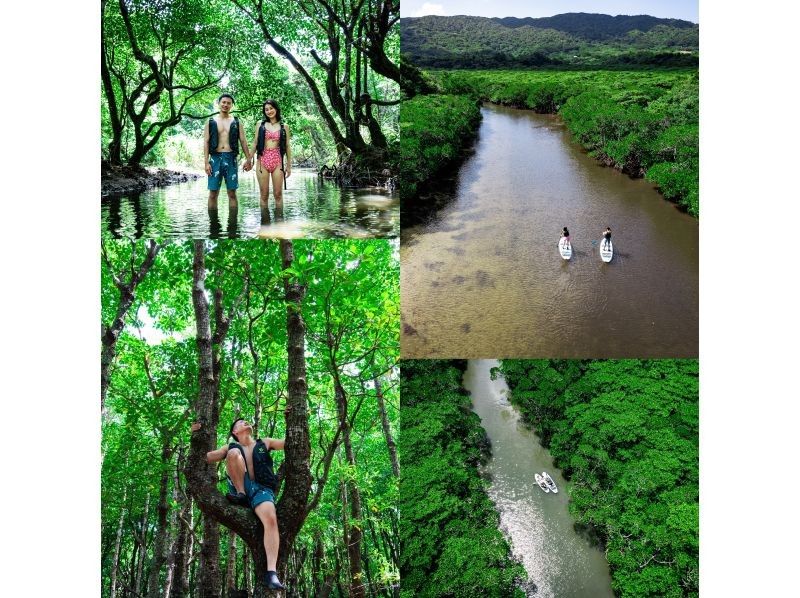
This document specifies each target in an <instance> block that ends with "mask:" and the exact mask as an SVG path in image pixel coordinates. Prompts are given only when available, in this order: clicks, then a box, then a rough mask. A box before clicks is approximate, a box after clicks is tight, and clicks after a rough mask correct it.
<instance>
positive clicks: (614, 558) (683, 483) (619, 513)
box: [501, 360, 699, 598]
mask: <svg viewBox="0 0 800 598" xmlns="http://www.w3.org/2000/svg"><path fill="white" fill-rule="evenodd" d="M501 370H502V373H503V375H504V376H505V378H506V380H507V382H508V384H509V387H510V388H511V400H512V402H513V403H514V404H515V405H516V406H518V407H519V409H520V411H521V412H522V414H523V417H524V419H525V420H526V422H528V423H529V424H531V425H532V426H533V427H534V428H535V429H536V432H537V434H538V435H539V436H540V437H541V439H542V442H543V444H545V445H546V446H547V447H548V448H549V449H550V452H551V454H552V455H553V457H554V459H555V463H556V465H557V466H558V467H559V468H560V469H562V470H563V473H564V475H565V476H566V477H568V478H569V479H570V481H571V483H572V485H573V488H572V490H571V494H570V499H571V502H570V511H571V513H572V514H573V516H574V517H575V519H576V521H577V524H578V525H579V526H582V527H583V528H584V529H585V530H586V531H587V533H589V534H591V535H594V536H595V537H596V539H597V540H598V541H599V542H601V543H602V544H603V545H604V546H605V548H606V555H607V558H608V562H609V565H610V566H611V572H612V579H613V588H614V591H615V593H616V594H617V595H618V596H621V597H624V598H634V597H640V596H674V597H679V596H697V595H698V592H699V586H698V584H699V562H698V559H699V537H698V526H699V504H698V499H699V463H698V450H699V446H698V364H697V361H696V360H650V361H637V360H614V361H566V360H551V361H545V360H537V361H523V360H505V361H503V362H502V364H501Z"/></svg>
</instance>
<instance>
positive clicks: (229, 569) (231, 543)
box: [225, 530, 236, 598]
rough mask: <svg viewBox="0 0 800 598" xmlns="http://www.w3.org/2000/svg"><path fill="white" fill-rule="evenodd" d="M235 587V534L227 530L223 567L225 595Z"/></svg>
mask: <svg viewBox="0 0 800 598" xmlns="http://www.w3.org/2000/svg"><path fill="white" fill-rule="evenodd" d="M233 589H236V534H235V533H233V530H229V531H228V562H227V565H226V567H225V596H226V598H228V597H230V595H231V590H233Z"/></svg>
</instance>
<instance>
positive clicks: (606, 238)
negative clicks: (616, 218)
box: [603, 226, 611, 249]
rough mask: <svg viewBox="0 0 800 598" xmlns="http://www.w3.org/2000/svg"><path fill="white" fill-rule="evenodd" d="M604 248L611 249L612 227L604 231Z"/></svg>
mask: <svg viewBox="0 0 800 598" xmlns="http://www.w3.org/2000/svg"><path fill="white" fill-rule="evenodd" d="M603 247H604V248H605V249H609V248H610V247H611V227H610V226H607V227H606V230H604V231H603Z"/></svg>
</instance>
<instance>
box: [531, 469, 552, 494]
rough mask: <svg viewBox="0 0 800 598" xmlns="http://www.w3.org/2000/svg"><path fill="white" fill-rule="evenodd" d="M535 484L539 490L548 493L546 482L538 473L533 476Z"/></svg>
mask: <svg viewBox="0 0 800 598" xmlns="http://www.w3.org/2000/svg"><path fill="white" fill-rule="evenodd" d="M533 477H534V479H535V480H536V483H537V484H539V488H541V489H542V490H544V491H545V492H550V488H548V487H547V482H545V481H544V478H543V477H542V476H540V475H539V474H538V473H535V474H533Z"/></svg>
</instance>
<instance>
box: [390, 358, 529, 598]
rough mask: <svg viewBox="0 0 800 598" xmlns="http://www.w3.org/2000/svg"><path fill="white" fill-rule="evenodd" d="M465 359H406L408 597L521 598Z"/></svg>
mask: <svg viewBox="0 0 800 598" xmlns="http://www.w3.org/2000/svg"><path fill="white" fill-rule="evenodd" d="M466 365H467V364H466V362H465V361H439V360H424V361H403V364H402V366H403V367H402V369H401V394H400V397H401V398H400V402H401V409H400V427H401V429H402V430H403V433H402V434H401V435H400V439H399V452H400V457H401V469H402V472H403V475H402V477H401V479H400V511H401V512H402V514H403V516H402V517H401V518H400V542H401V545H402V547H403V549H402V551H401V564H400V579H401V596H404V597H406V596H409V597H410V596H420V597H423V598H425V597H430V598H433V597H435V596H484V597H487V598H492V597H496V598H501V597H503V598H505V597H512V596H513V597H515V598H521V597H523V596H524V592H523V590H522V589H520V587H519V586H521V585H522V584H523V581H522V580H524V579H526V577H527V576H526V575H525V570H524V568H523V567H522V566H521V565H520V564H519V563H516V562H515V561H513V559H512V558H511V548H510V546H509V544H508V542H507V541H506V539H505V538H504V537H503V534H502V533H501V532H500V530H499V529H498V526H499V516H498V514H497V511H496V510H495V508H494V505H493V504H492V502H491V500H490V499H489V497H488V495H487V493H486V484H487V483H486V482H484V481H483V480H482V479H481V476H480V473H479V470H478V468H479V466H480V465H481V464H485V463H486V462H487V461H488V459H489V456H490V452H491V447H490V445H489V442H488V439H487V437H486V433H485V432H484V431H483V428H482V427H481V423H480V418H479V417H478V416H477V415H476V414H475V413H473V411H472V410H471V401H470V398H469V396H468V394H467V392H466V390H464V388H463V387H462V383H461V379H462V376H463V372H464V370H465V368H466Z"/></svg>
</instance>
